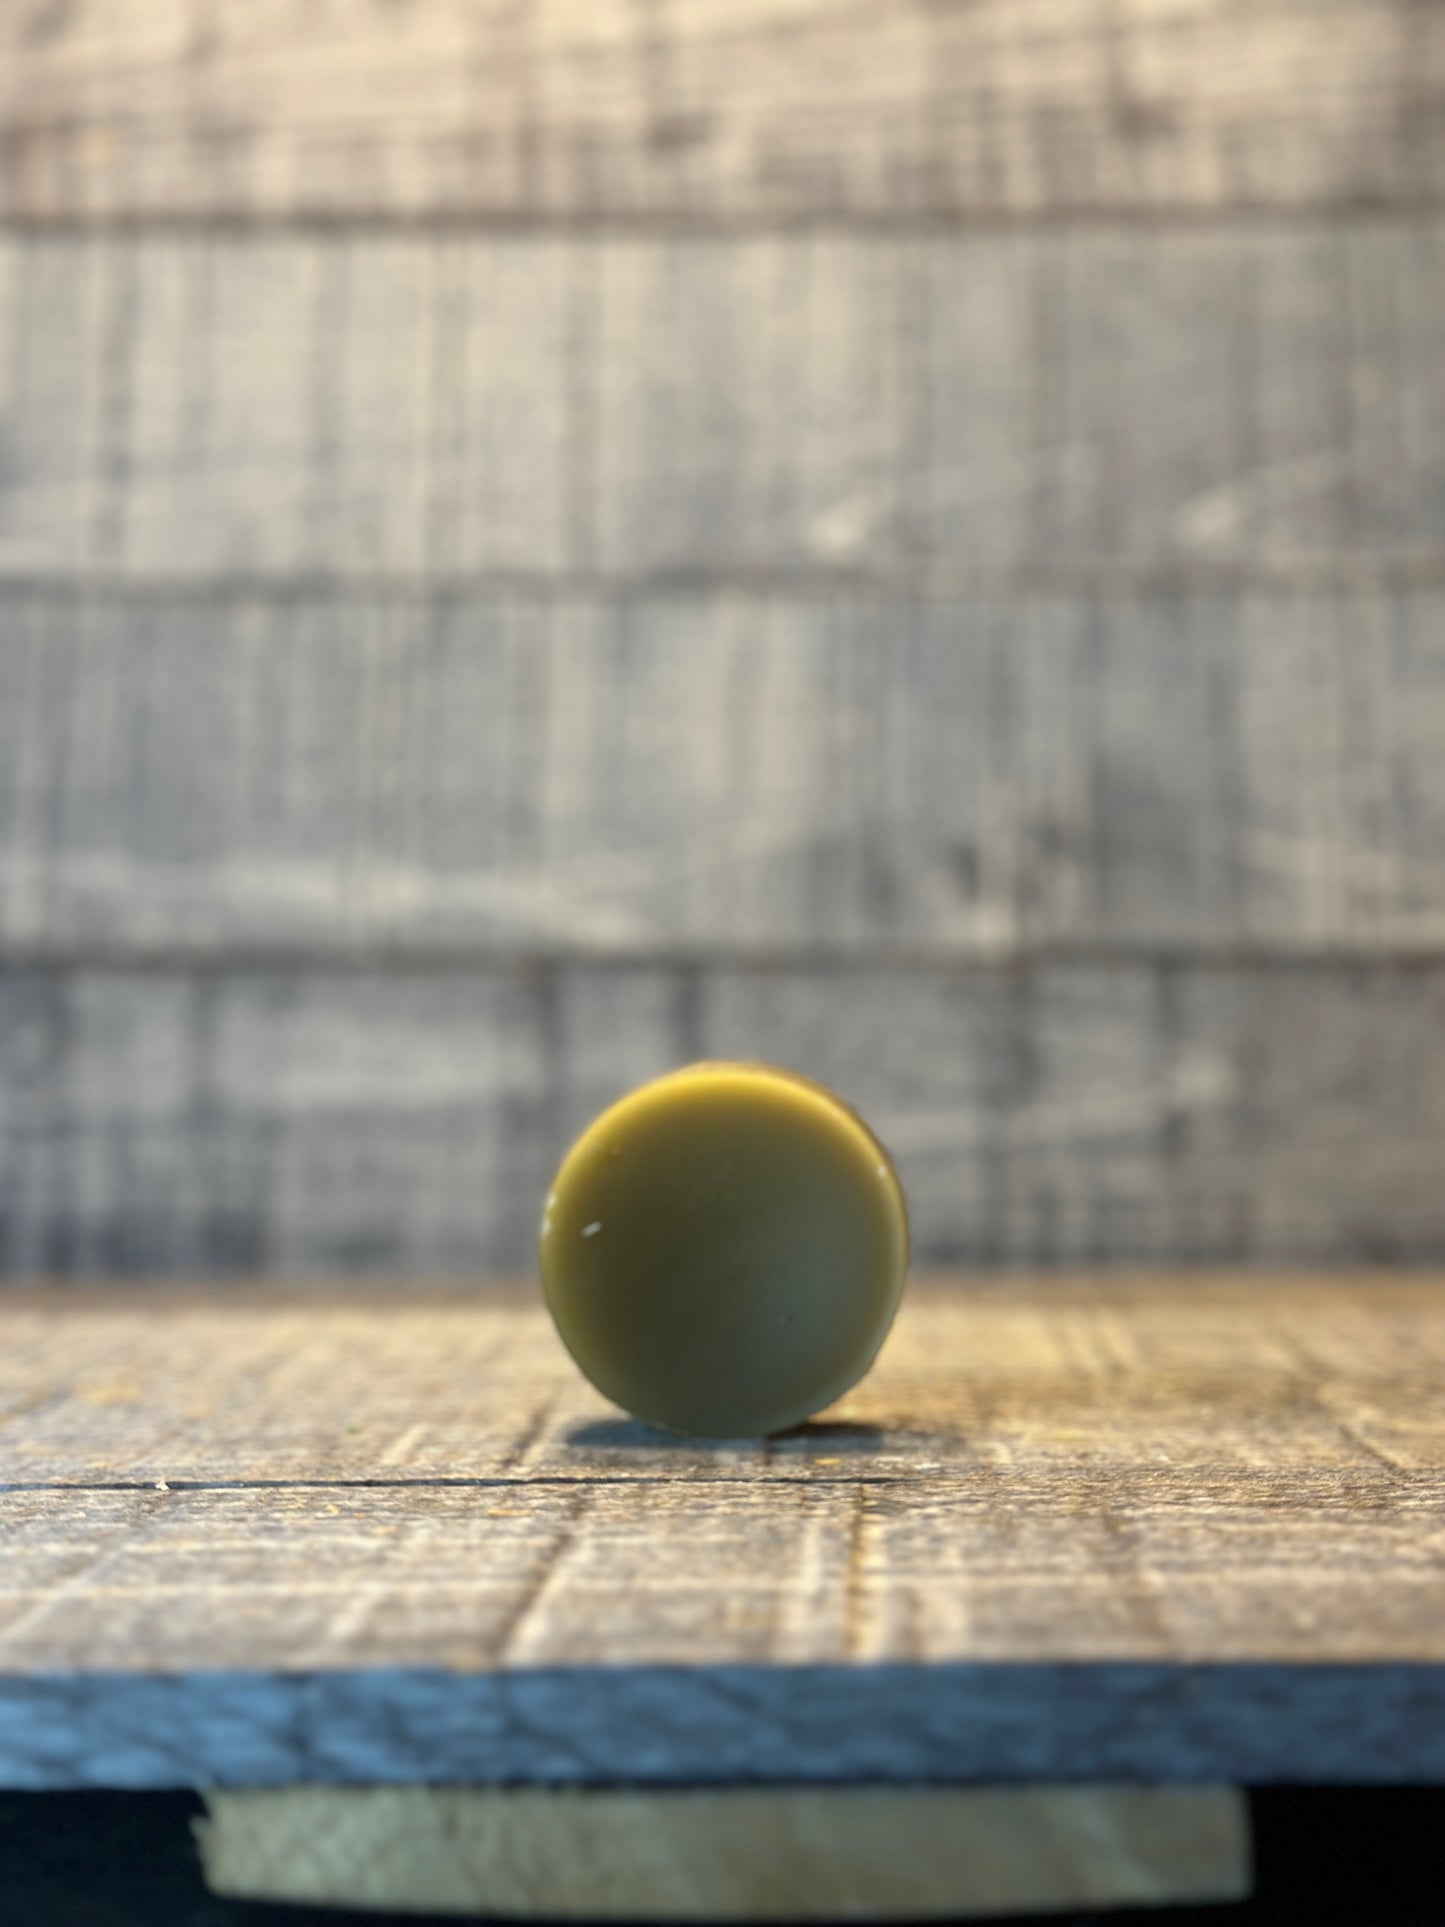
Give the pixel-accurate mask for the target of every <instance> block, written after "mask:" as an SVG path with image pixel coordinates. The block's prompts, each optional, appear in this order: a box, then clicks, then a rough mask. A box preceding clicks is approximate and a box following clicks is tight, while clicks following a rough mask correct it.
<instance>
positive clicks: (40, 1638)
mask: <svg viewBox="0 0 1445 1927" xmlns="http://www.w3.org/2000/svg"><path fill="white" fill-rule="evenodd" d="M0 1543H3V1546H4V1558H3V1561H0V1784H8V1785H12V1786H33V1787H58V1786H73V1785H83V1784H91V1785H107V1784H109V1785H131V1786H156V1785H187V1784H195V1783H202V1782H208V1783H221V1784H227V1783H229V1784H241V1785H244V1784H285V1783H288V1782H291V1781H296V1780H321V1781H337V1782H355V1781H366V1782H378V1781H380V1782H387V1781H409V1780H441V1781H470V1782H496V1781H507V1782H556V1783H573V1784H577V1783H587V1784H605V1783H608V1782H621V1781H627V1782H654V1783H664V1784H666V1783H675V1782H678V1781H689V1782H709V1783H715V1782H735V1781H781V1780H796V1779H809V1780H830V1779H848V1780H856V1779H868V1780H894V1781H897V1780H903V1781H908V1780H919V1779H921V1780H930V1781H940V1780H944V1781H946V1780H959V1779H989V1780H1020V1779H1023V1780H1038V1779H1110V1778H1125V1779H1127V1778H1147V1779H1166V1780H1237V1781H1256V1782H1257V1781H1268V1780H1281V1779H1283V1780H1297V1781H1302V1780H1349V1781H1361V1780H1365V1779H1389V1780H1407V1779H1417V1780H1425V1779H1439V1778H1441V1777H1445V1717H1442V1715H1445V1290H1442V1281H1441V1280H1439V1279H1435V1278H1429V1277H1421V1276H1411V1277H1402V1276H1371V1277H1352V1278H1345V1277H1334V1278H1326V1277H1321V1278H1279V1277H1266V1276H1255V1277H1243V1276H1221V1277H1195V1278H1190V1279H1187V1280H1185V1279H1179V1278H1168V1277H1149V1276H1140V1277H1137V1278H1126V1279H1120V1278H1117V1277H1116V1278H1112V1279H1099V1280H1090V1279H1082V1278H1077V1279H1054V1280H1051V1281H1034V1280H1029V1279H1012V1280H1007V1281H1005V1280H988V1279H977V1280H969V1281H966V1282H960V1281H947V1280H933V1281H925V1282H923V1283H919V1284H915V1285H914V1287H913V1288H912V1290H911V1293H910V1297H909V1300H908V1303H907V1305H906V1307H905V1310H904V1313H903V1315H902V1316H901V1318H900V1320H899V1323H898V1326H897V1328H896V1330H895V1333H894V1335H893V1338H892V1339H891V1341H890V1343H889V1345H888V1347H887V1349H886V1350H885V1353H884V1356H883V1359H882V1360H881V1362H880V1364H879V1366H878V1367H877V1369H876V1370H875V1371H874V1373H873V1374H872V1375H871V1376H870V1377H869V1379H868V1380H867V1381H866V1382H865V1383H864V1384H863V1385H862V1386H860V1387H859V1388H858V1389H857V1390H856V1391H855V1392H854V1393H853V1394H852V1395H851V1396H850V1397H849V1398H848V1399H847V1400H846V1401H844V1402H843V1403H842V1404H841V1405H839V1406H837V1407H835V1408H834V1409H833V1410H832V1411H831V1412H830V1413H829V1414H828V1415H827V1416H826V1418H824V1419H823V1420H821V1421H819V1422H816V1423H814V1424H813V1425H811V1426H808V1427H805V1428H803V1429H801V1430H800V1431H798V1432H795V1433H793V1434H791V1435H788V1436H786V1437H782V1438H778V1439H775V1440H772V1441H769V1442H766V1443H761V1444H760V1443H756V1442H739V1443H729V1444H721V1445H705V1444H696V1443H687V1442H680V1441H672V1440H670V1439H668V1438H666V1437H665V1436H663V1435H661V1434H659V1433H656V1432H653V1431H650V1430H648V1429H647V1428H645V1427H643V1426H641V1425H639V1424H636V1423H633V1422H631V1421H629V1420H627V1419H625V1418H624V1417H622V1416H620V1415H619V1414H617V1413H615V1412H613V1411H612V1410H611V1409H609V1408H608V1407H607V1406H606V1405H605V1404H604V1403H603V1402H602V1401H601V1399H600V1398H598V1397H597V1396H596V1395H595V1394H594V1393H593V1392H592V1391H591V1390H590V1388H589V1387H588V1386H586V1385H585V1384H584V1383H583V1381H582V1380H581V1379H580V1378H579V1376H578V1375H577V1373H576V1372H575V1370H574V1369H573V1367H572V1366H571V1364H570V1362H569V1361H568V1360H567V1358H566V1357H565V1355H564V1354H563V1352H562V1350H561V1347H560V1345H559V1344H558V1342H557V1341H556V1339H555V1337H554V1335H553V1333H552V1330H551V1327H550V1325H549V1323H548V1322H547V1320H546V1317H545V1314H544V1312H543V1310H542V1308H541V1305H540V1302H539V1299H538V1297H537V1295H536V1293H535V1291H534V1290H533V1289H530V1288H521V1287H514V1286H495V1287H488V1288H486V1289H478V1290H476V1291H474V1292H471V1293H467V1294H459V1293H453V1294H451V1295H448V1296H438V1295H435V1294H432V1295H426V1296H421V1295H417V1294H416V1293H410V1292H409V1293H400V1292H398V1293H396V1294H392V1295H389V1294H386V1293H383V1292H378V1291H375V1290H371V1291H368V1292H364V1293H363V1292H358V1291H356V1290H352V1291H351V1292H349V1293H348V1294H347V1295H344V1296H343V1295H333V1294H329V1293H325V1292H319V1291H316V1290H311V1291H309V1292H307V1293H305V1294H298V1293H295V1292H293V1293H291V1294H290V1295H286V1294H283V1293H281V1292H279V1291H277V1290H275V1289H270V1290H266V1291H260V1290H255V1291H252V1290H234V1291H226V1292H218V1291H214V1290H213V1291H210V1292H208V1293H205V1294H200V1293H197V1294H190V1295H187V1294H184V1293H177V1292H174V1291H160V1290H157V1289H152V1290H145V1291H140V1290H134V1291H133V1290H127V1291H119V1290H114V1289H112V1290H107V1291H105V1292H103V1293H102V1292H95V1293H84V1292H77V1291H75V1290H65V1291H60V1290H38V1291H35V1292H29V1293H25V1292H19V1293H13V1294H11V1295H9V1296H8V1297H6V1298H5V1299H4V1300H3V1301H0Z"/></svg>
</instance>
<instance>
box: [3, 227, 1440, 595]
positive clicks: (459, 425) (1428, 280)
mask: <svg viewBox="0 0 1445 1927" xmlns="http://www.w3.org/2000/svg"><path fill="white" fill-rule="evenodd" d="M1442 260H1445V240H1442V234H1441V224H1440V221H1439V218H1438V217H1437V216H1432V215H1429V214H1417V215H1397V216H1394V217H1384V218H1370V219H1365V218H1363V217H1353V218H1348V219H1346V218H1344V217H1342V218H1341V220H1340V221H1339V222H1337V223H1333V224H1331V225H1330V226H1328V227H1324V228H1322V227H1320V226H1319V225H1318V224H1316V223H1312V222H1302V221H1287V220H1285V221H1280V222H1274V223H1270V224H1269V225H1268V226H1266V227H1263V228H1261V227H1260V226H1258V225H1253V224H1245V223H1240V222H1225V223H1220V224H1217V225H1211V226H1209V227H1208V228H1199V227H1197V226H1194V225H1191V224H1188V223H1166V224H1163V225H1161V226H1157V227H1156V226H1151V227H1150V228H1149V229H1148V230H1147V231H1144V230H1138V231H1136V230H1133V229H1130V228H1128V227H1098V228H1092V227H1091V228H1088V229H1086V230H1081V231H1079V232H1073V231H1071V230H1069V229H1068V228H1049V229H1046V230H1044V231H1040V232H1033V233H1023V234H1018V233H1009V232H990V233H986V234H976V235H953V236H948V237H941V236H936V235H935V236H931V237H930V236H925V235H918V234H913V235H883V234H880V235H872V236H857V235H852V236H849V235H841V234H837V233H826V234H825V233H813V232H809V233H806V234H784V235H771V236H766V237H759V236H750V237H734V238H729V239H720V238H717V237H714V238H712V239H705V238H700V237H695V236H694V237H681V236H667V237H659V236H624V235H608V236H605V237H596V236H581V235H574V236H571V237H569V238H567V239H562V238H559V237H557V236H555V235H550V234H546V233H543V234H538V235H532V236H510V235H509V236H490V237H480V238H479V237H472V238H464V237H460V236H447V235H432V236H426V235H419V236H412V237H407V238H401V237H397V236H388V235H385V234H380V235H378V234H368V235H350V234H348V235H320V236H318V235H315V234H309V235H297V236H290V237H282V238H277V237H270V238H261V237H256V236H251V237H244V238H242V237H236V236H216V235H209V234H203V235H192V236H184V237H181V236H169V237H157V236H153V235H145V236H141V237H135V236H109V237H102V238H97V239H90V240H86V241H77V240H70V241H57V240H55V239H36V238H28V239H27V238H24V237H16V236H11V237H10V238H9V239H8V240H5V241H3V242H0V309H3V310H4V312H3V314H0V410H3V414H4V418H5V420H6V422H7V458H6V464H5V467H4V470H3V471H0V576H3V577H10V578H16V577H19V578H25V579H33V578H35V577H37V576H39V577H46V576H52V577H53V576H56V575H59V576H63V577H66V578H67V579H69V578H73V577H74V576H75V575H76V574H77V573H91V574H94V575H97V576H99V577H101V578H103V579H104V580H105V581H106V582H107V584H109V583H112V582H115V581H149V580H153V579H155V578H157V577H159V578H161V579H162V580H163V581H166V582H170V583H175V582H182V583H184V582H187V581H196V582H205V581H208V580H214V579H215V577H217V576H218V575H219V576H223V577H225V578H227V579H228V580H229V581H231V582H232V583H233V584H234V583H240V582H252V583H256V584H258V585H259V584H263V583H267V582H275V581H276V580H277V579H280V580H281V581H283V582H285V583H287V584H295V583H296V582H297V581H298V580H299V581H301V582H308V581H311V580H314V579H315V578H316V577H317V576H323V577H335V578H340V579H343V580H345V579H352V580H356V579H364V580H365V581H367V582H371V581H374V580H375V579H376V578H377V577H378V576H380V577H383V578H386V579H399V580H401V581H404V582H416V581H417V580H418V579H419V578H420V579H423V580H434V579H436V578H441V579H442V580H448V579H455V578H456V577H458V576H460V577H461V578H462V579H463V580H464V581H467V582H472V581H474V579H475V578H476V577H477V576H478V575H482V576H488V575H490V576H492V577H495V576H496V575H497V574H498V573H499V572H500V573H501V574H502V576H503V577H506V576H507V575H508V574H509V573H517V574H520V575H521V576H523V577H524V578H529V579H532V580H534V581H542V582H547V583H552V582H555V581H556V579H557V578H558V577H559V576H562V577H564V578H568V577H570V578H572V579H574V580H581V581H583V582H590V581H593V580H594V579H595V576H596V574H597V572H598V571H601V573H602V574H603V576H604V577H605V578H606V579H607V580H609V581H616V582H620V583H623V584H635V583H637V582H639V581H647V580H650V579H652V578H654V577H656V576H657V575H659V574H662V575H665V576H672V577H677V576H681V577H684V578H687V577H689V576H694V575H699V574H700V575H702V576H704V577H707V578H709V579H718V578H720V579H722V580H723V581H729V580H730V581H732V582H734V583H737V582H738V581H739V580H743V581H747V580H749V579H752V580H755V579H756V578H757V577H758V576H759V575H762V576H765V577H770V576H781V577H782V578H783V579H784V580H787V581H792V582H801V583H802V584H808V583H816V582H819V581H823V582H829V581H842V582H851V581H853V580H854V579H855V578H856V577H858V576H860V575H861V576H862V577H863V578H864V579H865V580H871V581H877V582H879V583H880V584H883V583H886V584H891V585H894V586H895V587H912V586H917V585H920V584H923V585H926V584H929V583H935V584H942V585H947V584H950V583H952V584H955V585H956V584H957V583H959V582H960V581H961V580H967V579H968V577H969V575H970V572H972V573H973V574H974V575H975V576H976V575H977V574H978V573H979V572H983V573H984V574H985V575H987V574H988V573H989V572H990V571H991V572H993V574H994V575H995V576H998V575H1000V574H1001V575H1003V576H1004V577H1005V578H1008V579H1011V580H1012V579H1016V578H1017V577H1018V576H1020V575H1022V576H1023V577H1024V578H1025V580H1030V579H1032V580H1035V581H1037V580H1044V581H1050V580H1055V581H1056V580H1058V579H1059V577H1060V575H1062V576H1063V578H1064V580H1066V581H1068V580H1072V579H1088V578H1091V577H1093V576H1096V575H1097V574H1098V573H1099V572H1100V571H1101V570H1102V571H1103V572H1104V573H1105V574H1106V575H1107V576H1108V578H1109V579H1110V580H1115V581H1122V582H1123V583H1124V584H1125V585H1128V584H1130V583H1132V582H1138V581H1140V580H1149V579H1151V577H1152V578H1156V579H1157V578H1158V577H1159V576H1160V574H1161V572H1162V573H1163V574H1164V576H1165V577H1166V578H1169V577H1170V576H1171V575H1172V576H1175V577H1177V576H1180V575H1182V576H1184V577H1185V578H1186V579H1188V578H1192V579H1197V580H1198V579H1202V580H1203V581H1205V582H1209V581H1214V580H1218V579H1220V578H1221V577H1222V578H1223V579H1224V580H1225V581H1239V580H1241V579H1244V580H1251V579H1259V578H1263V579H1266V580H1273V581H1284V582H1295V581H1297V580H1299V579H1300V577H1301V575H1302V574H1305V575H1308V573H1309V572H1310V571H1311V570H1313V571H1315V573H1316V574H1317V573H1318V572H1319V571H1320V570H1321V569H1324V570H1327V571H1333V572H1334V574H1335V575H1336V576H1339V575H1340V574H1342V573H1344V574H1348V570H1349V568H1350V567H1351V566H1352V565H1353V564H1364V563H1368V564H1369V565H1370V567H1371V568H1375V569H1378V568H1379V567H1381V566H1384V565H1389V566H1392V567H1396V568H1401V569H1408V570H1412V571H1419V570H1423V571H1426V572H1429V571H1430V570H1432V569H1435V570H1438V566H1439V559H1440V540H1441V527H1442V519H1441V501H1442V491H1445V395H1442V392H1441V386H1440V380H1439V374H1438V370H1439V364H1440V357H1439V355H1438V354H1437V353H1436V352H1435V350H1436V347H1437V344H1438V315H1439V309H1440V299H1441V293H1440V290H1441V276H1442V269H1441V263H1442ZM7 337H8V341H9V351H8V355H7V354H6V353H4V346H5V342H6V338H7Z"/></svg>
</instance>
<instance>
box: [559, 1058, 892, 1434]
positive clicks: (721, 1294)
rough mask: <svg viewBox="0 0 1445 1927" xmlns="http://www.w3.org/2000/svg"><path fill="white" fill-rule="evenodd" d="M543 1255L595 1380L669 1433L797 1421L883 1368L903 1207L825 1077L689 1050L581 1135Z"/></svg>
mask: <svg viewBox="0 0 1445 1927" xmlns="http://www.w3.org/2000/svg"><path fill="white" fill-rule="evenodd" d="M541 1266H542V1287H543V1290H544V1292H545V1294H546V1298H547V1303H548V1305H549V1307H550V1308H551V1312H552V1316H553V1318H554V1319H555V1320H556V1323H557V1329H558V1331H559V1332H560V1333H561V1335H562V1339H563V1342H564V1343H565V1345H566V1346H567V1349H568V1350H569V1351H570V1352H571V1354H572V1356H573V1358H575V1359H576V1361H577V1363H578V1364H579V1365H580V1366H581V1368H582V1370H583V1371H584V1372H585V1373H586V1374H587V1376H588V1378H590V1379H591V1381H592V1383H593V1384H594V1385H595V1386H596V1387H597V1389H598V1390H599V1391H600V1392H602V1393H604V1394H605V1395H606V1396H607V1397H608V1398H610V1399H612V1400H614V1401H615V1402H616V1403H617V1404H618V1405H621V1406H623V1407H625V1409H626V1410H627V1411H629V1412H633V1413H635V1414H636V1415H637V1417H638V1418H643V1419H648V1420H650V1421H651V1422H652V1423H653V1424H655V1425H661V1426H666V1427H667V1428H668V1429H669V1430H671V1431H674V1432H685V1433H692V1434H695V1435H699V1436H703V1437H710V1438H741V1437H755V1436H759V1435H761V1434H764V1433H768V1432H779V1431H782V1430H784V1429H785V1428H786V1427H788V1426H790V1425H799V1424H801V1423H802V1421H803V1420H804V1419H806V1418H810V1417H811V1416H812V1414H813V1413H814V1412H817V1411H820V1410H821V1409H822V1408H823V1407H824V1406H825V1405H829V1404H831V1403H832V1401H833V1400H834V1399H835V1398H838V1397H840V1396H841V1395H842V1393H844V1392H846V1391H847V1390H848V1388H849V1386H850V1385H853V1384H855V1383H856V1382H857V1381H858V1379H860V1378H861V1377H862V1376H863V1374H864V1372H866V1371H867V1369H868V1367H869V1366H870V1365H871V1364H872V1363H873V1360H874V1358H875V1357H876V1355H877V1353H878V1349H879V1347H880V1346H881V1345H882V1343H883V1340H884V1338H885V1337H886V1336H887V1333H888V1327H889V1325H890V1324H891V1323H892V1322H893V1314H894V1312H895V1311H896V1310H897V1308H898V1300H899V1297H900V1295H901V1293H902V1290H903V1279H904V1274H905V1272H906V1270H907V1266H908V1220H907V1214H906V1212H905V1209H904V1203H903V1193H902V1191H901V1189H900V1187H899V1183H898V1178H897V1174H896V1173H895V1172H894V1169H893V1166H892V1163H891V1162H890V1160H889V1158H888V1155H887V1153H886V1152H885V1151H884V1150H883V1148H882V1146H881V1145H880V1144H879V1143H878V1141H877V1139H876V1138H875V1137H874V1136H873V1134H872V1133H871V1131H869V1129H868V1128H867V1126H866V1125H865V1124H864V1123H863V1122H862V1120H861V1119H860V1118H859V1117H857V1116H856V1114H855V1113H854V1112H853V1111H851V1110H850V1109H849V1108H848V1107H847V1105H845V1104H844V1103H842V1102H841V1101H840V1100H839V1099H838V1098H836V1097H834V1096H833V1095H832V1094H831V1093H830V1092H828V1091H826V1090H824V1089H822V1087H821V1086H820V1085H817V1084H813V1083H811V1082H809V1080H808V1079H806V1078H803V1077H798V1076H795V1075H794V1074H793V1073H792V1072H789V1071H784V1070H778V1069H775V1068H774V1067H772V1066H771V1065H767V1064H693V1065H691V1066H689V1067H688V1068H687V1069H685V1070H680V1071H674V1072H672V1073H671V1074H670V1075H669V1076H667V1077H660V1078H658V1079H657V1080H656V1082H655V1083H652V1084H647V1085H644V1086H643V1088H642V1089H641V1090H638V1091H634V1092H633V1093H632V1094H631V1095H630V1096H628V1097H624V1098H623V1099H622V1100H621V1101H620V1103H617V1104H614V1105H613V1106H612V1108H611V1109H610V1110H608V1111H605V1112H603V1114H602V1116H601V1117H599V1118H598V1119H597V1120H596V1122H595V1123H594V1124H592V1125H591V1126H590V1127H589V1128H588V1129H587V1130H586V1131H584V1132H583V1134H582V1136H581V1137H580V1138H579V1139H578V1140H577V1142H576V1144H574V1145H573V1147H572V1149H571V1150H570V1151H569V1152H568V1154H567V1157H566V1158H565V1159H564V1161H563V1164H562V1168H561V1170H560V1171H559V1172H558V1174H557V1178H556V1181H555V1183H554V1185H553V1187H552V1191H551V1193H550V1195H549V1197H548V1199H547V1204H546V1209H545V1211H544V1213H543V1217H542V1228H541Z"/></svg>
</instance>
